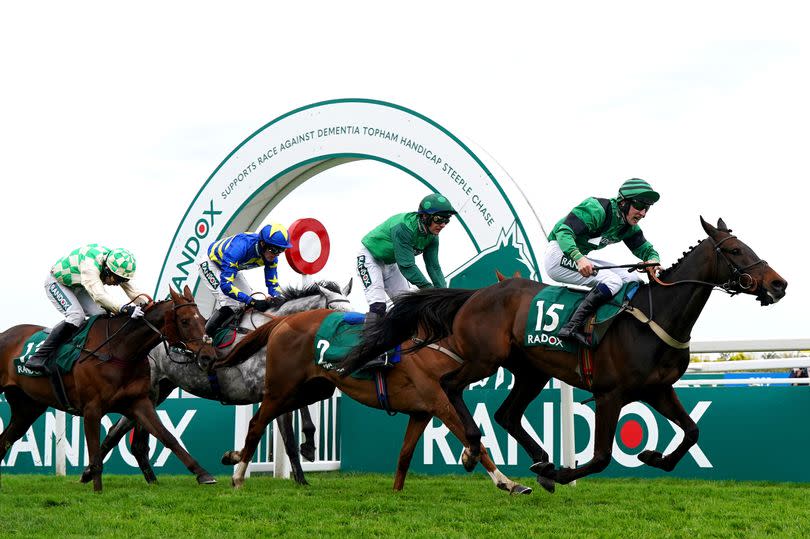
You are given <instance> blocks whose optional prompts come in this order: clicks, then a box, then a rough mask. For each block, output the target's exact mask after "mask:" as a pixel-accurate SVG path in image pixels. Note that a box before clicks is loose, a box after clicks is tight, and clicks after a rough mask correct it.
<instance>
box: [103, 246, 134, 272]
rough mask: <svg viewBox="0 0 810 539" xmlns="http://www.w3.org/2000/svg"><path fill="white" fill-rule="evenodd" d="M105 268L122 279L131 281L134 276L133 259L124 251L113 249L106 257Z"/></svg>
mask: <svg viewBox="0 0 810 539" xmlns="http://www.w3.org/2000/svg"><path fill="white" fill-rule="evenodd" d="M107 267H108V268H110V271H111V272H113V273H115V274H116V275H118V276H119V277H121V278H122V279H132V277H134V276H135V257H134V256H132V253H130V252H129V251H127V250H126V249H120V248H116V249H113V250H112V251H110V254H109V255H107Z"/></svg>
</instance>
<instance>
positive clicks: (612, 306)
mask: <svg viewBox="0 0 810 539" xmlns="http://www.w3.org/2000/svg"><path fill="white" fill-rule="evenodd" d="M638 286H639V284H638V283H635V282H631V283H626V284H625V285H623V286H622V287H621V288H620V289H619V292H618V293H617V294H616V295H615V296H614V297H613V299H612V300H611V301H609V302H608V303H606V304H605V305H602V306H601V307H599V309H597V311H596V314H595V315H594V317H593V318H591V320H589V321H588V323H587V324H586V327H595V326H597V325H600V327H599V331H594V332H593V334H592V339H593V342H592V344H591V346H592V347H595V346H596V345H597V344H599V340H600V339H601V337H603V336H604V334H605V332H606V331H607V328H608V327H609V326H610V324H609V323H608V322H610V321H611V320H613V318H614V317H615V316H616V315H617V314H618V313H619V311H620V310H621V309H622V305H623V304H624V303H625V302H626V301H630V299H632V298H633V296H634V295H635V293H636V291H637V290H638ZM586 294H587V292H581V291H579V290H572V289H570V288H566V287H564V286H547V287H545V288H543V289H542V290H541V291H540V292H539V293H538V294H537V295H536V296H535V297H534V299H532V303H531V304H532V306H533V307H534V308H530V309H529V316H528V319H527V320H526V335H525V338H524V340H523V343H524V345H525V346H543V347H546V348H550V349H552V350H559V351H564V352H569V353H576V351H577V348H578V343H577V342H576V341H573V340H569V341H564V340H562V339H560V338H558V337H557V333H559V331H560V329H562V327H563V326H564V325H565V323H566V322H568V320H569V319H570V318H571V316H572V315H573V314H574V311H576V309H577V307H578V306H579V304H580V303H581V302H582V300H583V299H584V298H585V295H586Z"/></svg>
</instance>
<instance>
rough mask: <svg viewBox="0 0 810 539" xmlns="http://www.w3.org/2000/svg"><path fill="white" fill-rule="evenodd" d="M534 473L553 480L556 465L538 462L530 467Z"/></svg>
mask: <svg viewBox="0 0 810 539" xmlns="http://www.w3.org/2000/svg"><path fill="white" fill-rule="evenodd" d="M529 470H531V471H532V473H534V474H537V475H540V476H543V477H548V478H550V479H553V478H554V477H553V472H554V463H552V462H543V461H538V462H535V463H534V464H532V465H531V466H529Z"/></svg>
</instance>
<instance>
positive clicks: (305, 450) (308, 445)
mask: <svg viewBox="0 0 810 539" xmlns="http://www.w3.org/2000/svg"><path fill="white" fill-rule="evenodd" d="M298 411H299V412H301V432H302V433H303V434H304V443H302V444H301V456H302V457H304V458H305V459H307V460H308V461H309V462H312V461H313V460H315V423H314V422H313V421H312V415H310V413H309V406H302V407H301V409H300V410H298Z"/></svg>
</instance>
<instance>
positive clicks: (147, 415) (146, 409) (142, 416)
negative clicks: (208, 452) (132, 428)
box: [130, 397, 217, 485]
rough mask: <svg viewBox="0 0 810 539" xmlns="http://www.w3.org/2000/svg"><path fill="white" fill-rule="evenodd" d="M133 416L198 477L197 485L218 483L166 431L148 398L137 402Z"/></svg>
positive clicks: (132, 412) (132, 408) (132, 409)
mask: <svg viewBox="0 0 810 539" xmlns="http://www.w3.org/2000/svg"><path fill="white" fill-rule="evenodd" d="M130 411H131V414H132V416H133V417H134V418H135V420H136V421H138V423H140V424H141V425H142V426H143V428H144V429H146V431H147V432H148V433H149V434H151V435H152V436H154V437H155V438H157V439H158V440H159V441H160V442H161V443H162V444H163V445H164V446H166V448H167V449H169V450H170V451H171V452H172V453H174V454H175V455H176V456H177V458H179V459H180V462H182V463H183V464H184V465H185V466H186V468H188V470H189V471H190V472H191V473H193V474H194V475H196V476H197V483H199V484H201V485H211V484H214V483H216V482H217V480H216V479H214V477H213V476H212V475H211V474H209V473H208V472H207V471H206V470H205V469H204V468H203V467H202V466H200V463H199V462H197V461H196V460H195V459H194V457H192V456H191V455H190V454H189V453H188V451H186V450H185V449H184V448H183V446H182V445H180V443H179V442H178V441H177V439H176V438H175V437H174V436H172V434H171V433H170V432H169V431H168V430H166V427H164V426H163V423H161V422H160V418H159V417H158V415H157V412H155V406H154V404H152V401H150V400H149V399H148V398H146V397H144V398H142V399H140V400H139V401H137V402H136V403H135V404H133V405H132V407H131V408H130Z"/></svg>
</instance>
